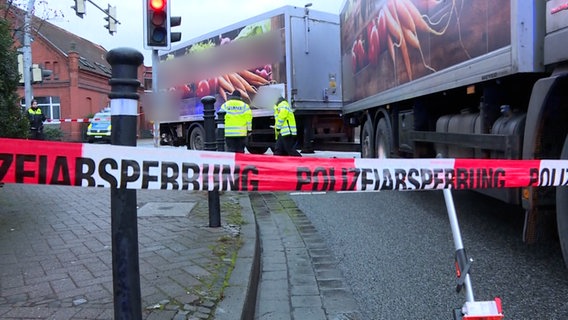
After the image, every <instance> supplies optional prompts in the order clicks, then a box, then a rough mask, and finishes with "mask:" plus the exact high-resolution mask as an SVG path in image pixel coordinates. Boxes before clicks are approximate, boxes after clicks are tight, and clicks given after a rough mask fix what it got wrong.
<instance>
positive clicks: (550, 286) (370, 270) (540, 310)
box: [292, 191, 568, 320]
mask: <svg viewBox="0 0 568 320" xmlns="http://www.w3.org/2000/svg"><path fill="white" fill-rule="evenodd" d="M292 199H293V200H294V201H295V202H296V204H297V205H298V207H299V208H300V209H301V210H302V211H303V212H304V213H305V214H306V215H307V216H308V217H309V218H310V220H311V221H312V223H313V225H314V226H315V227H316V229H317V230H318V232H319V233H320V234H321V235H322V237H323V238H324V239H325V241H326V242H327V244H328V247H329V248H330V250H332V252H334V253H335V254H336V256H337V259H338V261H340V262H339V264H340V265H339V267H340V269H341V270H342V272H343V274H344V276H345V278H346V279H347V281H349V282H350V284H351V287H352V289H353V291H354V294H355V298H356V299H357V301H358V303H359V306H360V309H361V310H362V311H363V312H364V313H365V317H364V318H365V319H381V320H388V319H397V320H398V319H452V314H451V310H452V309H454V308H459V307H461V306H462V305H463V303H464V302H465V294H464V291H462V292H461V293H460V294H456V292H455V270H454V267H453V262H454V252H455V248H454V243H453V238H452V233H451V229H450V225H449V222H448V215H447V211H446V207H445V203H444V198H443V194H442V193H441V192H438V191H424V192H381V193H329V194H318V195H310V194H302V195H292ZM454 201H455V204H456V210H457V214H458V219H459V223H460V227H461V231H462V237H463V242H464V247H465V248H466V250H467V252H468V256H470V257H471V258H473V259H474V260H475V261H474V263H473V267H472V273H471V279H472V287H473V291H474V295H475V300H477V301H482V300H492V299H493V298H494V297H495V296H499V297H501V298H502V300H503V309H504V310H503V311H504V314H505V318H506V319H517V320H519V319H568V303H567V301H566V300H567V299H568V273H567V272H566V269H565V268H564V265H563V262H562V259H561V253H560V248H559V246H558V244H557V242H556V241H545V242H543V243H539V244H537V245H533V246H526V245H524V244H523V243H522V241H521V232H522V227H523V223H522V222H523V221H522V220H523V216H522V212H520V211H519V208H517V207H511V206H507V205H504V204H503V203H501V202H498V201H496V200H493V199H490V198H487V197H484V196H482V195H479V194H477V193H473V192H468V191H462V192H454Z"/></svg>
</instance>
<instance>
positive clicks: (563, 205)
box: [556, 137, 568, 267]
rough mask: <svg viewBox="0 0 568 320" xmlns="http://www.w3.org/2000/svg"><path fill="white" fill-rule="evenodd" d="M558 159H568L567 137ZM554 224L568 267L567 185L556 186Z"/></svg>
mask: <svg viewBox="0 0 568 320" xmlns="http://www.w3.org/2000/svg"><path fill="white" fill-rule="evenodd" d="M560 159H568V137H566V139H565V140H564V147H563V148H562V153H561V154H560ZM556 224H557V225H558V238H559V239H560V246H561V247H562V257H563V258H564V264H565V265H566V266H567V267H568V187H556Z"/></svg>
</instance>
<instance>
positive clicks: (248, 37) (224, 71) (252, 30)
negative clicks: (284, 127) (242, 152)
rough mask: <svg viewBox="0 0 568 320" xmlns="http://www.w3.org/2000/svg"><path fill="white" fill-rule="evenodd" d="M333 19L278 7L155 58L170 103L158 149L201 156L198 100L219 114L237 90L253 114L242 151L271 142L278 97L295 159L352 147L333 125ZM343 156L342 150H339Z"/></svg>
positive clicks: (336, 48) (348, 134) (336, 119)
mask: <svg viewBox="0 0 568 320" xmlns="http://www.w3.org/2000/svg"><path fill="white" fill-rule="evenodd" d="M339 32H340V29H339V17H338V16H337V15H334V14H329V13H324V12H318V11H313V10H310V9H309V7H305V8H304V7H293V6H285V7H281V8H279V9H275V10H273V11H270V12H267V13H265V14H262V15H259V16H256V17H253V18H250V19H247V20H244V21H241V22H238V23H235V24H232V25H230V26H227V27H224V28H222V29H219V30H216V31H213V32H210V33H208V34H205V35H202V36H200V37H197V38H195V39H193V40H190V41H188V42H186V43H183V44H181V45H179V46H178V47H175V48H173V49H172V50H171V51H169V52H164V53H163V54H161V55H160V56H159V61H160V63H159V65H158V72H159V73H158V77H157V78H158V86H159V90H161V91H164V90H165V91H167V92H168V93H170V95H173V96H174V97H177V98H176V99H174V101H176V102H175V104H176V105H177V106H176V110H177V111H179V112H178V115H177V116H176V117H175V118H174V119H169V120H167V121H161V122H160V123H159V128H160V136H161V144H171V145H175V146H187V147H188V148H189V149H203V141H204V138H203V137H204V128H203V105H202V103H201V98H202V97H204V96H213V97H215V98H216V102H215V108H216V110H218V109H219V107H220V106H221V104H222V103H224V102H225V101H226V100H227V96H228V95H229V94H230V93H231V92H232V91H234V90H239V91H240V92H241V94H242V97H243V100H244V101H245V102H247V103H249V104H250V105H251V108H252V109H253V123H252V129H253V130H252V134H251V135H250V136H249V137H248V142H247V150H248V151H249V152H251V153H260V154H262V153H265V152H266V151H267V150H268V148H270V147H272V146H273V145H274V142H275V136H274V129H273V125H274V109H273V107H274V103H275V102H276V99H277V98H278V96H279V95H283V96H284V97H285V98H286V99H288V101H289V102H290V104H291V106H292V108H293V109H294V110H295V111H294V113H295V116H296V122H297V126H298V148H299V149H302V152H313V151H314V150H316V149H328V150H329V149H334V148H336V146H337V145H352V144H349V142H353V140H354V137H353V129H352V127H350V126H345V125H344V123H343V119H342V117H341V107H342V102H343V99H342V96H341V94H342V91H341V89H340V88H341V74H340V73H341V65H340V63H341V56H340V43H339V42H340V37H339ZM341 148H343V147H341Z"/></svg>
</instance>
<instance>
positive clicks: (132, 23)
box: [36, 0, 344, 66]
mask: <svg viewBox="0 0 568 320" xmlns="http://www.w3.org/2000/svg"><path fill="white" fill-rule="evenodd" d="M170 1H171V6H172V7H171V9H172V15H174V16H181V17H182V23H181V26H180V27H176V28H175V29H174V30H175V31H181V32H182V42H183V41H187V40H190V39H193V38H195V37H198V36H200V35H203V34H205V33H208V32H211V31H214V30H216V29H219V28H222V27H224V26H227V25H230V24H232V23H235V22H238V21H241V20H244V19H247V18H250V17H253V16H255V15H258V14H262V13H264V12H267V11H270V10H272V9H276V8H279V7H281V6H284V5H293V6H299V7H303V6H304V5H305V4H307V3H310V2H311V3H312V4H313V5H312V7H311V9H312V10H319V11H325V12H331V13H334V14H339V12H340V11H341V8H342V6H343V2H344V0H170ZM39 2H40V1H39V0H36V3H39ZM91 2H94V3H95V4H96V5H97V6H99V7H101V8H103V9H106V8H107V7H108V4H110V5H111V6H116V8H117V16H118V17H117V18H118V20H119V21H120V24H119V25H118V26H117V28H118V32H117V33H115V34H114V35H113V36H111V35H110V34H109V33H108V30H107V29H106V28H105V27H104V26H105V25H106V21H105V20H104V16H105V15H104V13H103V12H101V11H100V10H99V9H98V8H97V7H96V6H95V5H93V3H91ZM48 3H49V8H50V9H52V10H60V11H61V12H62V13H63V15H64V17H62V18H57V19H50V20H49V21H50V22H51V23H54V24H56V25H58V26H60V27H62V28H64V29H66V30H68V31H70V32H72V33H74V34H76V35H78V36H80V37H83V38H85V39H87V40H90V41H92V42H94V43H98V44H101V45H102V46H103V47H104V48H105V49H107V50H111V49H114V48H118V47H130V48H135V49H137V50H138V51H140V52H141V53H142V54H144V57H145V59H144V64H145V65H148V66H149V65H151V64H152V62H151V51H150V50H145V49H144V48H143V44H142V38H143V27H142V4H143V1H142V0H87V6H86V11H87V14H86V15H85V16H84V17H83V19H81V18H79V17H77V16H76V15H75V11H74V10H73V9H71V6H73V5H74V3H75V2H74V0H48ZM38 9H41V8H38ZM37 15H38V16H40V17H42V16H41V13H40V12H38V13H37Z"/></svg>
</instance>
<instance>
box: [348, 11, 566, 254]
mask: <svg viewBox="0 0 568 320" xmlns="http://www.w3.org/2000/svg"><path fill="white" fill-rule="evenodd" d="M340 20H341V21H340V24H341V55H342V67H343V70H342V84H343V100H344V106H343V108H342V110H343V115H344V117H345V122H346V123H348V124H350V125H352V126H360V128H361V133H360V143H361V155H362V157H365V158H384V157H392V158H395V157H405V158H434V157H437V156H439V155H441V156H442V157H444V158H473V159H476V158H480V159H482V158H483V159H487V158H491V159H526V160H530V159H567V158H568V139H567V133H568V126H566V123H568V46H567V45H566V43H568V2H567V1H563V0H549V1H542V0H500V1H493V0H444V1H442V0H347V1H346V3H345V5H344V7H343V9H342V12H341V14H340ZM482 193H485V194H487V195H489V196H491V197H494V198H497V199H500V200H502V201H504V202H506V203H510V204H514V205H518V206H522V208H524V213H525V217H524V218H525V225H524V231H523V240H524V241H525V242H526V243H533V242H535V241H537V240H538V239H540V238H541V237H547V238H548V237H549V236H553V237H554V236H556V232H555V231H554V223H556V225H557V235H558V237H559V239H560V243H561V247H562V254H563V257H564V261H568V189H567V188H566V187H558V188H554V187H549V188H517V189H499V188H487V189H483V190H482ZM554 216H555V217H556V219H554ZM549 217H552V219H549ZM546 225H549V226H552V227H553V228H545V227H544V226H546ZM551 230H552V231H551Z"/></svg>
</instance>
